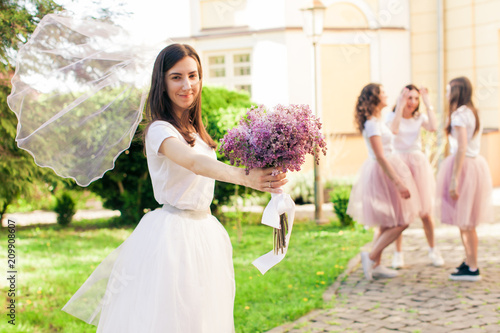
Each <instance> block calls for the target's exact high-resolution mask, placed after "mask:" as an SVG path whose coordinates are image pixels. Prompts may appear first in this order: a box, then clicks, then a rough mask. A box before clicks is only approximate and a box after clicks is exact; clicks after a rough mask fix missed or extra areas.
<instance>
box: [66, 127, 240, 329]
mask: <svg viewBox="0 0 500 333" xmlns="http://www.w3.org/2000/svg"><path fill="white" fill-rule="evenodd" d="M172 136H173V137H177V138H179V139H180V140H181V141H183V142H185V140H184V139H183V138H182V136H181V135H180V133H179V132H178V131H177V130H176V129H175V128H174V127H173V126H172V125H171V124H169V123H167V122H164V121H155V122H154V123H153V124H152V125H151V126H150V127H149V130H148V133H147V136H146V154H147V160H148V167H149V172H150V175H151V179H152V182H153V189H154V194H155V198H156V200H157V201H158V202H159V203H160V204H162V205H163V208H161V209H157V210H155V211H152V212H149V213H147V214H146V215H144V217H143V218H142V219H141V221H140V222H139V224H138V226H137V227H136V229H135V230H134V231H133V233H132V234H131V235H130V237H129V238H128V239H127V240H125V242H123V244H121V245H120V246H119V247H118V248H117V249H116V250H114V251H113V252H112V253H111V254H109V255H108V257H106V258H105V259H104V261H103V262H102V263H101V264H100V265H99V266H98V267H97V268H96V270H95V271H94V272H93V273H92V275H91V276H90V277H89V278H88V279H87V281H86V282H85V283H84V284H83V285H82V286H81V287H80V289H79V290H78V291H77V292H76V293H75V295H73V297H72V298H71V299H70V300H69V301H68V303H67V304H66V305H65V306H64V308H63V311H66V312H67V313H70V314H72V315H74V316H76V317H78V318H80V319H82V320H84V321H86V322H87V323H89V324H93V325H96V326H97V332H103V333H232V332H234V323H233V305H234V295H235V282H234V271H233V262H232V247H231V242H230V240H229V237H228V234H227V232H226V230H225V229H224V227H223V226H222V225H221V224H220V223H219V221H217V219H216V218H215V217H214V216H212V215H211V214H210V210H209V209H210V203H211V202H212V199H213V193H214V183H215V182H214V180H212V179H209V178H206V177H202V176H198V175H195V174H194V173H192V172H191V171H189V170H187V169H185V168H183V167H181V166H179V165H177V164H175V163H173V162H172V161H170V160H169V159H168V158H167V157H165V156H164V155H162V154H161V153H159V152H158V149H159V147H160V145H161V143H162V142H163V141H164V140H165V139H166V138H168V137H172ZM186 144H187V143H186ZM192 149H194V150H195V151H196V152H197V153H199V154H205V155H209V156H211V157H213V158H216V157H215V152H214V151H213V149H211V148H210V147H209V146H208V145H206V144H205V142H204V141H203V140H201V138H200V137H199V136H197V139H196V144H195V146H194V147H193V148H192Z"/></svg>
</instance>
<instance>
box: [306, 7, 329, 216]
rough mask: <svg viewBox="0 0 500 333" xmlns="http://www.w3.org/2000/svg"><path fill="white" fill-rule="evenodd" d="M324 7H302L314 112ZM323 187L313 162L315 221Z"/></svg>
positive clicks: (320, 203)
mask: <svg viewBox="0 0 500 333" xmlns="http://www.w3.org/2000/svg"><path fill="white" fill-rule="evenodd" d="M325 9H326V7H325V6H324V5H323V3H322V2H321V1H320V0H313V1H311V4H310V5H309V6H307V7H306V8H303V9H302V13H303V15H304V26H303V29H304V32H305V33H306V35H307V36H308V37H311V38H312V43H313V64H314V82H313V86H314V107H313V110H314V114H315V115H316V116H319V114H318V105H319V101H318V73H317V44H318V41H319V38H320V37H321V35H322V34H323V21H324V16H325ZM323 202H324V199H323V187H322V185H321V169H320V165H318V164H316V163H314V219H315V220H316V223H320V222H323V209H322V206H323Z"/></svg>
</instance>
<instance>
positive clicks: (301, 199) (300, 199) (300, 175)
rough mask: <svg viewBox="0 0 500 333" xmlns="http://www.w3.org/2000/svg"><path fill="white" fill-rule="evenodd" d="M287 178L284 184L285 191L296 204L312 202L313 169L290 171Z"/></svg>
mask: <svg viewBox="0 0 500 333" xmlns="http://www.w3.org/2000/svg"><path fill="white" fill-rule="evenodd" d="M287 178H288V179H289V182H288V184H286V185H285V188H284V189H285V192H286V193H288V194H290V197H291V198H292V199H293V201H294V202H295V203H296V204H297V205H303V204H310V203H314V173H313V171H308V172H304V171H302V172H293V173H292V172H290V173H289V174H288V175H287Z"/></svg>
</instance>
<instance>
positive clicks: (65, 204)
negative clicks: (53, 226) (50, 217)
mask: <svg viewBox="0 0 500 333" xmlns="http://www.w3.org/2000/svg"><path fill="white" fill-rule="evenodd" d="M75 206H76V204H75V201H74V200H73V198H72V197H71V196H70V195H69V194H68V193H66V192H64V193H63V194H62V195H61V196H60V197H59V198H57V203H56V208H55V209H54V211H55V212H56V213H57V224H59V225H62V226H66V225H68V224H69V223H70V222H71V220H72V219H73V215H75V213H76V208H75Z"/></svg>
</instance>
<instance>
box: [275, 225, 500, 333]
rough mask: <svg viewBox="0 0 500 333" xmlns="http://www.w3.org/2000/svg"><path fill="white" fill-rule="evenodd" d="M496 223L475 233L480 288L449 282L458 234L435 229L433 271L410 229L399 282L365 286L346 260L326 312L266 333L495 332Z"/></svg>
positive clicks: (499, 271) (498, 323) (417, 232)
mask: <svg viewBox="0 0 500 333" xmlns="http://www.w3.org/2000/svg"><path fill="white" fill-rule="evenodd" d="M496 220H497V221H498V222H497V223H493V224H487V225H486V224H485V225H481V226H479V228H478V229H477V231H478V237H479V267H480V269H481V275H482V280H481V281H479V282H464V281H462V282H455V281H450V280H448V275H449V274H450V273H451V272H452V271H453V269H454V267H456V266H458V265H459V264H460V263H461V260H462V259H463V257H464V255H463V247H462V245H461V242H460V238H459V231H458V229H457V228H455V227H449V226H439V227H438V228H436V240H437V244H438V247H439V248H440V250H441V253H442V255H443V257H444V259H445V261H446V263H445V265H444V267H433V266H431V265H430V262H429V259H428V258H427V248H428V247H427V243H426V240H425V236H424V233H423V230H422V229H421V228H420V227H419V226H418V224H417V223H415V225H414V226H412V227H411V228H410V229H408V230H406V231H405V233H404V242H403V250H404V253H405V254H404V255H405V264H406V267H405V268H403V269H401V270H400V271H399V273H400V275H399V276H398V277H396V278H394V279H379V280H374V281H367V280H365V279H364V276H363V270H362V268H361V267H360V265H359V255H358V257H357V258H354V259H353V260H351V263H350V267H351V272H350V274H346V275H345V276H344V278H343V279H342V281H338V283H337V284H334V285H333V286H332V287H330V289H329V290H328V291H327V292H326V293H325V295H324V298H325V300H330V299H331V297H332V296H334V295H335V299H336V300H335V301H334V303H333V304H334V305H333V306H332V307H331V308H330V309H326V310H315V311H313V312H311V313H309V314H308V315H306V316H304V317H302V318H300V319H299V320H297V321H296V322H294V323H291V324H286V325H283V326H280V327H277V328H275V329H273V330H271V331H269V332H268V333H283V332H288V333H315V332H377V333H378V332H380V333H384V332H410V333H417V332H420V333H424V332H461V333H464V332H500V218H497V219H496ZM393 249H394V247H393V245H391V246H390V247H389V248H388V249H387V250H386V251H385V252H384V257H383V264H385V265H387V266H389V265H390V263H391V256H392V253H393ZM348 271H349V268H348ZM347 273H349V272H347Z"/></svg>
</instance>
